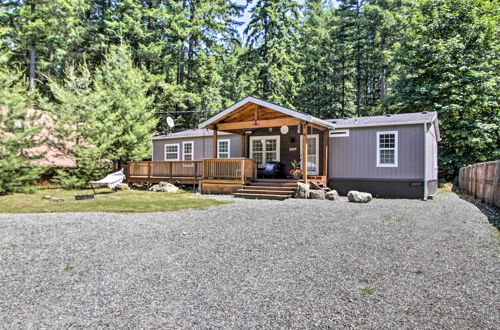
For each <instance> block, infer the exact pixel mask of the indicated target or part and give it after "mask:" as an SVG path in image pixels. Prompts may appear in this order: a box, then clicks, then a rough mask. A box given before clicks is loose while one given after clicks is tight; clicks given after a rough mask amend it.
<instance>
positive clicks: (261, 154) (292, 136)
mask: <svg viewBox="0 0 500 330" xmlns="http://www.w3.org/2000/svg"><path fill="white" fill-rule="evenodd" d="M199 128H208V129H211V130H213V132H214V134H213V143H212V145H213V155H219V157H220V155H221V153H220V150H218V149H217V148H218V145H217V139H218V133H219V132H229V133H233V134H238V135H241V138H242V144H241V148H242V150H241V154H242V155H243V158H244V159H249V160H251V161H252V162H253V164H254V165H253V166H254V167H255V172H254V177H253V178H252V179H257V178H259V179H262V177H261V176H260V175H259V173H260V170H261V169H263V168H264V167H265V166H266V164H269V163H279V164H281V168H282V170H281V171H280V173H277V174H276V175H275V176H273V177H272V179H281V180H286V179H289V180H294V181H302V182H311V181H312V182H315V183H319V184H325V185H326V183H327V178H328V145H329V143H328V139H329V130H330V129H333V128H334V125H333V124H331V123H329V122H326V121H324V120H321V119H318V118H315V117H313V116H310V115H307V114H303V113H300V112H297V111H294V110H291V109H288V108H285V107H282V106H279V105H276V104H273V103H270V102H266V101H263V100H260V99H257V98H254V97H247V98H245V99H244V100H242V101H240V102H238V103H236V104H235V105H233V106H231V107H229V108H228V109H226V110H224V111H222V112H221V113H219V114H217V115H215V116H214V117H212V118H210V119H209V120H207V121H205V122H203V123H201V124H200V125H199ZM216 157H217V156H216ZM217 159H218V160H219V161H222V160H221V159H220V158H215V159H214V160H213V161H214V162H217ZM292 162H294V163H296V164H298V166H299V168H300V169H301V170H302V173H303V174H302V176H301V177H300V178H293V177H292V175H291V174H290V170H291V169H292ZM297 179H298V180H297ZM206 184H208V185H210V184H215V183H214V182H213V181H207V179H205V178H203V179H202V186H203V187H204V189H205V188H207V185H206Z"/></svg>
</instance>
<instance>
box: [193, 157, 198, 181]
mask: <svg viewBox="0 0 500 330" xmlns="http://www.w3.org/2000/svg"><path fill="white" fill-rule="evenodd" d="M197 172H198V162H197V161H195V162H194V179H195V180H196V173H197Z"/></svg>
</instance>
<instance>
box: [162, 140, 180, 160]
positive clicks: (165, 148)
mask: <svg viewBox="0 0 500 330" xmlns="http://www.w3.org/2000/svg"><path fill="white" fill-rule="evenodd" d="M171 146H176V147H177V157H176V158H175V159H167V147H171ZM179 149H180V146H179V143H170V144H165V146H164V158H165V160H166V161H174V160H179V151H180V150H179ZM169 154H173V152H169Z"/></svg>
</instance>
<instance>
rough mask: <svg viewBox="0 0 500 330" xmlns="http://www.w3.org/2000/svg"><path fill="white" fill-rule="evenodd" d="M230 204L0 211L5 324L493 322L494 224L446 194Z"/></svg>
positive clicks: (1, 321)
mask: <svg viewBox="0 0 500 330" xmlns="http://www.w3.org/2000/svg"><path fill="white" fill-rule="evenodd" d="M221 198H222V199H232V198H229V197H221ZM234 201H235V203H234V204H231V205H223V206H219V207H214V208H209V209H205V210H189V211H179V212H171V213H149V214H102V213H97V214H90V213H87V214H76V213H75V214H43V215H37V214H32V215H26V214H23V215H5V214H4V215H0V327H4V328H26V327H33V328H47V327H49V328H63V327H64V328H67V327H86V328H88V327H91V328H99V327H118V328H157V327H161V328H311V327H319V328H326V327H335V328H342V327H346V328H352V327H355V328H374V327H383V328H421V329H434V328H455V329H458V328H482V329H486V328H490V329H494V328H497V329H498V321H499V317H500V311H499V301H500V299H499V298H500V295H499V282H500V267H499V264H500V263H499V254H500V250H499V241H500V239H499V234H498V231H497V229H495V228H493V227H491V226H490V225H488V221H487V219H486V216H485V215H484V214H483V213H481V212H480V211H479V209H478V208H477V207H476V206H474V205H472V204H470V203H469V202H467V201H465V200H462V199H460V198H459V197H458V196H457V195H455V194H452V193H446V194H441V195H438V196H437V197H436V198H435V199H434V200H433V201H427V202H423V201H418V200H374V201H372V202H371V203H369V204H362V205H361V204H351V203H348V202H346V201H345V199H343V200H341V201H334V202H332V201H318V200H292V199H291V200H286V201H284V202H278V201H259V200H234Z"/></svg>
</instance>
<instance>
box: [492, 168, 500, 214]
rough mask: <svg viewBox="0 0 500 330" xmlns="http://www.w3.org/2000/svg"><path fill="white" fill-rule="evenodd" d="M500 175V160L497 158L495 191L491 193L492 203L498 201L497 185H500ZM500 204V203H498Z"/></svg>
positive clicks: (494, 179) (494, 180)
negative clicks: (499, 182)
mask: <svg viewBox="0 0 500 330" xmlns="http://www.w3.org/2000/svg"><path fill="white" fill-rule="evenodd" d="M499 177H500V160H497V161H496V162H495V177H494V178H493V192H492V194H491V202H490V205H496V202H497V193H498V191H497V186H498V179H499ZM496 206H500V205H496Z"/></svg>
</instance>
